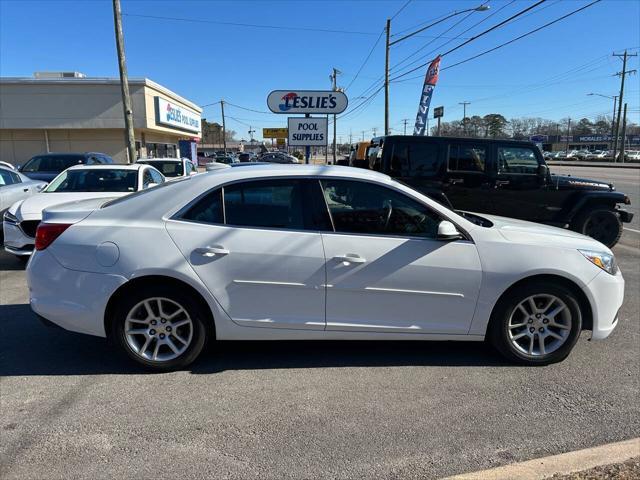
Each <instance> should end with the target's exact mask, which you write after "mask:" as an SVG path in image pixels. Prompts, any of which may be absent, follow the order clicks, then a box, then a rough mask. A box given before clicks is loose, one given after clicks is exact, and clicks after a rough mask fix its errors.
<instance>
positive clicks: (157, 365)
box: [111, 284, 209, 372]
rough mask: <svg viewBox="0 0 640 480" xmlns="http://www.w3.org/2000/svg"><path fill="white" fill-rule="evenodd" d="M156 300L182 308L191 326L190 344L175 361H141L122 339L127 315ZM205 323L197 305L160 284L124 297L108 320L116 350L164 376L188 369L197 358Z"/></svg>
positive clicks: (205, 318) (206, 330)
mask: <svg viewBox="0 0 640 480" xmlns="http://www.w3.org/2000/svg"><path fill="white" fill-rule="evenodd" d="M158 297H162V298H165V299H168V300H170V301H172V302H175V303H176V304H177V305H179V306H180V307H182V308H183V309H184V311H186V314H188V317H190V319H191V324H192V336H191V341H190V343H189V344H188V346H187V347H186V349H185V350H184V351H183V352H181V353H180V355H179V356H178V357H176V358H173V359H169V360H161V361H160V360H153V359H145V358H143V357H142V356H141V355H139V354H138V353H136V352H135V351H134V350H133V347H131V346H130V344H129V342H128V341H127V336H126V335H125V323H126V320H127V316H128V314H129V312H130V311H131V310H132V309H133V308H134V307H136V306H137V305H138V304H140V303H141V302H143V301H145V300H147V299H151V298H158ZM208 319H209V316H208V315H207V314H206V312H205V311H203V308H202V307H201V306H200V304H198V302H196V301H194V300H193V299H192V298H191V296H190V295H188V294H186V293H182V292H180V291H178V290H176V289H175V288H171V287H168V286H164V285H162V284H158V285H147V286H144V287H142V288H140V289H138V290H136V291H134V292H131V293H129V294H128V295H125V296H124V297H123V298H122V299H121V300H120V301H119V303H118V305H116V308H115V313H114V317H113V319H112V320H113V321H112V322H111V326H112V331H111V336H112V339H114V340H115V343H116V344H117V345H118V346H119V347H120V349H121V350H122V351H123V352H124V353H125V354H126V355H127V356H128V357H129V358H131V359H132V360H134V361H135V362H136V363H138V364H139V365H142V366H143V367H145V368H146V369H148V370H151V371H156V372H167V371H172V370H178V369H181V368H184V367H186V366H187V365H190V364H191V363H192V362H193V361H194V360H195V359H196V358H197V357H198V356H199V355H200V353H201V352H202V350H203V348H204V346H205V344H206V342H207V333H208V331H209V329H208V328H207V326H206V325H207V322H208V321H209V320H208ZM163 327H164V326H163ZM143 328H147V327H143ZM148 328H150V329H151V328H153V327H151V326H149V327H148ZM175 330H176V331H175V332H174V333H178V332H177V328H176V329H175ZM166 336H167V337H170V338H173V342H174V344H175V342H177V340H176V338H175V337H172V334H169V333H166ZM143 338H144V337H143ZM155 341H156V342H158V341H159V340H158V338H156V339H155ZM152 345H153V344H152ZM161 349H162V350H168V346H166V347H161ZM169 353H170V352H169Z"/></svg>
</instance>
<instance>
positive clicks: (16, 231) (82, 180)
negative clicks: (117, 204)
mask: <svg viewBox="0 0 640 480" xmlns="http://www.w3.org/2000/svg"><path fill="white" fill-rule="evenodd" d="M164 181H165V178H164V176H163V175H162V174H161V173H160V172H159V171H158V170H156V169H155V168H153V167H152V166H150V165H142V164H133V165H76V166H73V167H70V168H68V169H67V170H65V171H63V172H62V173H60V174H59V175H58V176H57V177H56V178H55V179H54V180H53V181H52V182H51V183H50V184H49V185H48V186H47V188H45V189H44V190H42V192H41V193H38V194H36V195H33V196H30V197H29V198H26V199H23V200H20V201H17V202H15V203H14V204H13V205H11V206H10V207H9V209H8V210H6V212H5V213H4V216H3V223H2V226H3V230H4V236H5V238H4V249H5V250H6V251H7V252H9V253H12V254H14V255H16V256H17V257H19V258H21V259H23V260H26V259H28V257H29V255H31V253H32V252H33V248H34V244H35V236H36V229H37V228H38V225H39V224H40V221H41V220H42V211H43V210H44V209H45V208H47V207H49V206H51V205H57V204H60V203H66V202H77V201H80V200H83V199H87V198H102V199H103V200H104V199H105V198H112V197H121V196H124V195H128V194H129V193H132V192H136V191H139V190H145V189H147V188H151V187H154V186H156V185H159V184H161V183H164Z"/></svg>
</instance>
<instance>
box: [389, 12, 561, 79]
mask: <svg viewBox="0 0 640 480" xmlns="http://www.w3.org/2000/svg"><path fill="white" fill-rule="evenodd" d="M515 1H516V0H511V1H510V2H509V3H506V4H504V5H503V6H502V7H500V8H499V9H497V10H496V11H494V12H493V13H491V14H490V15H488V16H486V17H483V18H482V20H480V21H479V22H476V23H474V24H473V25H471V26H470V27H469V28H467V29H466V30H464V31H462V32H461V33H460V35H457V36H456V37H454V38H452V39H449V40H447V41H446V42H444V43H442V44H440V45H438V46H437V47H436V48H434V49H433V50H430V51H429V52H427V53H426V54H424V55H423V56H422V57H421V58H426V57H428V56H430V55H431V54H433V53H434V52H437V51H439V50H440V49H441V48H442V47H444V46H445V45H448V44H450V43H451V42H453V41H454V40H456V39H460V38H464V37H462V35H463V34H465V33H467V32H468V31H469V30H472V29H474V28H475V27H477V26H478V25H480V24H481V23H484V22H486V21H487V20H489V19H490V18H491V17H493V16H494V15H497V14H498V13H500V12H501V11H502V10H504V9H505V8H507V7H508V6H510V5H511V4H512V3H514V2H515ZM558 1H559V0H558ZM487 3H488V2H487ZM529 15H531V14H529ZM526 16H527V15H525V17H526ZM522 18H524V17H522ZM465 19H466V17H465V18H463V19H462V20H465ZM458 23H460V22H458ZM456 25H457V23H456ZM454 27H455V25H454ZM452 28H453V27H452ZM447 31H448V30H447ZM447 31H445V32H444V33H447ZM443 38H444V37H443ZM434 41H435V40H434ZM431 43H433V41H432V42H427V43H426V44H425V45H424V47H422V48H421V49H419V50H417V51H415V52H414V53H413V54H411V55H409V56H408V57H406V58H405V59H404V60H402V61H400V62H398V63H397V64H395V65H394V66H393V67H391V70H393V69H394V68H397V67H398V66H399V65H401V64H402V63H404V62H405V61H406V60H408V59H409V58H411V57H413V56H415V55H416V54H417V53H418V52H419V51H420V50H422V49H424V48H425V47H426V46H427V45H430V44H431ZM418 61H419V59H417V60H414V61H413V62H411V63H410V64H409V65H412V64H414V63H416V62H418ZM409 65H407V66H406V67H403V70H404V69H405V68H407V67H408V66H409ZM420 76H421V77H422V75H420Z"/></svg>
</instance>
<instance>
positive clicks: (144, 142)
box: [0, 72, 202, 164]
mask: <svg viewBox="0 0 640 480" xmlns="http://www.w3.org/2000/svg"><path fill="white" fill-rule="evenodd" d="M129 90H130V93H131V103H132V108H133V126H134V132H135V140H136V156H137V157H138V158H140V157H175V156H179V149H178V148H179V142H180V141H181V140H187V141H192V142H197V141H199V140H200V137H201V114H202V109H201V108H200V107H198V106H197V105H196V104H195V103H193V102H191V101H189V100H187V99H185V98H183V97H181V96H180V95H178V94H176V93H174V92H172V91H171V90H169V89H167V88H165V87H163V86H162V85H159V84H157V83H155V82H153V81H151V80H149V79H147V78H142V79H129ZM125 134H126V132H125V128H124V118H123V109H122V96H121V91H120V80H119V79H116V78H91V77H86V76H85V75H83V74H81V73H78V72H41V73H36V74H35V75H34V77H32V78H31V77H29V78H14V77H0V160H3V161H8V162H11V163H14V164H22V163H24V162H25V161H27V160H28V159H29V158H31V157H32V156H34V155H37V154H41V153H45V152H88V151H93V152H102V153H106V154H107V155H110V156H111V157H113V158H114V159H115V161H116V162H120V163H125V162H127V161H128V158H127V157H128V152H127V148H126V144H125V136H126V135H125Z"/></svg>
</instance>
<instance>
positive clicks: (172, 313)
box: [124, 297, 194, 362]
mask: <svg viewBox="0 0 640 480" xmlns="http://www.w3.org/2000/svg"><path fill="white" fill-rule="evenodd" d="M193 331H194V327H193V321H192V320H191V317H190V316H189V314H188V313H187V310H186V309H185V308H184V307H182V306H181V305H180V304H179V303H177V302H175V301H174V300H171V299H169V298H166V297H153V298H147V299H145V300H143V301H141V302H139V303H138V304H136V305H135V306H134V307H133V308H132V309H131V310H130V311H129V313H128V314H127V318H126V320H125V324H124V335H125V339H126V343H127V345H128V346H129V348H130V349H131V351H132V352H133V353H135V354H136V355H137V356H139V357H141V358H143V359H145V360H150V361H154V362H167V361H170V360H173V359H175V358H177V357H179V356H180V355H182V354H183V353H184V352H185V351H186V350H187V348H189V345H190V344H191V341H192V339H193Z"/></svg>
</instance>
